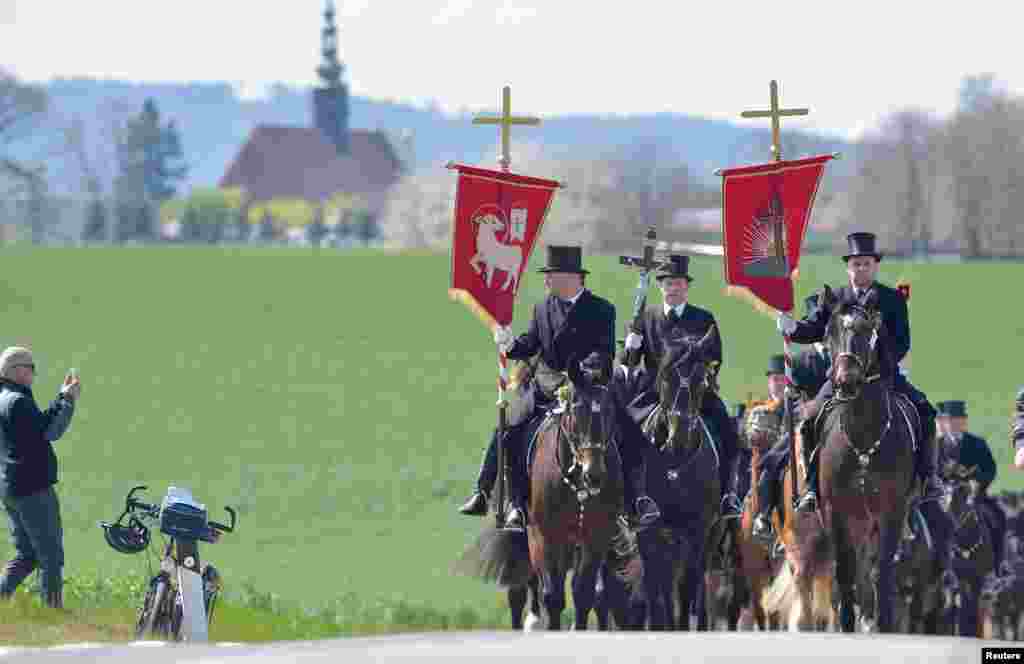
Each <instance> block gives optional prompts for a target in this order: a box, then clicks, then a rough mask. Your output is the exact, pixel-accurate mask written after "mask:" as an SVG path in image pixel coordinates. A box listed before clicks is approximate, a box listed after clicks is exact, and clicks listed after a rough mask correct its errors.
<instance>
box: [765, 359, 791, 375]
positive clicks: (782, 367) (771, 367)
mask: <svg viewBox="0 0 1024 664" xmlns="http://www.w3.org/2000/svg"><path fill="white" fill-rule="evenodd" d="M784 373H786V356H785V355H772V356H771V357H769V358H768V370H767V371H765V372H764V375H765V376H770V375H772V374H784Z"/></svg>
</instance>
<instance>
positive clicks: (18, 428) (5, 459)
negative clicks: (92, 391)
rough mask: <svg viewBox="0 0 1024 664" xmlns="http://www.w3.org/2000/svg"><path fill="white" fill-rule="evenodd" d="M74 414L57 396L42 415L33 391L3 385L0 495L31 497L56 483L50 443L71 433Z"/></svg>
mask: <svg viewBox="0 0 1024 664" xmlns="http://www.w3.org/2000/svg"><path fill="white" fill-rule="evenodd" d="M74 410H75V406H74V404H73V403H72V402H71V401H70V400H69V399H66V398H64V397H62V396H58V397H57V398H56V399H54V400H53V402H52V403H51V404H50V406H49V407H48V408H47V409H46V410H45V411H43V412H40V410H39V407H38V406H37V405H36V401H35V398H34V397H33V396H32V390H31V389H30V388H28V387H24V386H22V385H17V384H15V383H10V382H7V381H0V495H4V496H13V497H20V496H28V495H31V494H33V493H36V492H37V491H40V490H42V489H45V488H47V487H49V486H51V485H53V484H56V483H57V455H56V454H55V453H54V451H53V445H51V443H52V442H53V441H55V440H57V439H59V438H60V437H61V436H63V435H64V432H66V431H67V430H68V426H69V425H70V424H71V415H72V414H73V413H74Z"/></svg>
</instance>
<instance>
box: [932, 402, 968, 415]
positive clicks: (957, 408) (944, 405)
mask: <svg viewBox="0 0 1024 664" xmlns="http://www.w3.org/2000/svg"><path fill="white" fill-rule="evenodd" d="M939 415H940V416H945V417H967V404H965V403H964V402H963V401H940V402H939Z"/></svg>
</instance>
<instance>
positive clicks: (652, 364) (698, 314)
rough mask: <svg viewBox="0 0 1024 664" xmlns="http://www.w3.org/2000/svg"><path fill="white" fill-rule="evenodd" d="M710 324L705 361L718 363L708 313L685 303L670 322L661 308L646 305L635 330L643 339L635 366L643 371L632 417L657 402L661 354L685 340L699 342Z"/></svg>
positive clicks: (718, 344) (717, 336) (716, 337)
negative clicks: (710, 334) (637, 363)
mask: <svg viewBox="0 0 1024 664" xmlns="http://www.w3.org/2000/svg"><path fill="white" fill-rule="evenodd" d="M712 325H714V326H715V331H714V333H713V334H712V340H711V346H710V354H709V358H708V359H710V360H712V361H715V362H719V363H721V361H722V337H721V331H720V329H719V327H718V323H717V321H715V317H714V316H713V315H712V314H711V312H709V311H707V310H706V309H701V308H700V307H695V306H694V305H692V304H689V303H687V304H686V308H685V309H683V315H682V317H681V318H680V319H679V320H677V321H674V322H673V321H671V320H669V318H668V316H666V315H665V307H664V305H661V304H659V305H658V306H656V307H654V306H649V307H647V308H646V309H645V310H644V315H643V316H642V317H641V327H640V331H639V333H640V334H641V335H642V336H643V342H642V344H641V346H640V356H641V362H640V364H639V365H638V366H642V367H643V369H644V371H643V373H642V374H641V378H640V379H639V382H638V383H637V384H636V391H637V396H636V397H635V398H634V399H633V400H632V403H631V404H630V408H631V410H632V411H633V413H634V417H640V416H642V414H643V412H644V411H645V410H648V409H649V408H650V407H652V406H654V405H655V404H657V403H658V394H657V391H656V389H655V381H656V380H657V378H658V367H659V365H660V364H661V361H662V359H663V358H664V357H665V353H666V352H667V351H668V350H669V349H671V348H673V347H674V346H676V345H677V344H681V343H682V340H683V339H684V338H686V337H695V339H697V340H699V339H701V338H702V337H703V336H704V335H705V334H707V331H708V329H709V328H710V327H711V326H712ZM626 352H627V351H626V350H625V349H623V351H622V357H621V359H623V360H624V359H625V355H626Z"/></svg>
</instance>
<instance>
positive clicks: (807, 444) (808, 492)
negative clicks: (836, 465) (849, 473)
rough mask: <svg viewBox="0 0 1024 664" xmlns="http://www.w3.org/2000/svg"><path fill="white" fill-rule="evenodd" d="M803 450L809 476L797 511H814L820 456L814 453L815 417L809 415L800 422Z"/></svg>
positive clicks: (816, 500) (816, 499)
mask: <svg viewBox="0 0 1024 664" xmlns="http://www.w3.org/2000/svg"><path fill="white" fill-rule="evenodd" d="M800 439H801V441H802V442H801V447H800V449H801V452H802V453H803V457H804V465H805V467H806V468H807V477H806V482H805V490H804V493H803V494H802V495H801V496H800V499H799V500H798V501H797V503H796V511H797V512H814V511H816V510H817V509H818V458H819V456H820V455H818V454H815V453H814V448H815V446H816V445H817V441H816V440H815V437H814V418H813V417H808V418H807V419H805V420H804V421H803V422H801V423H800Z"/></svg>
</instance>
